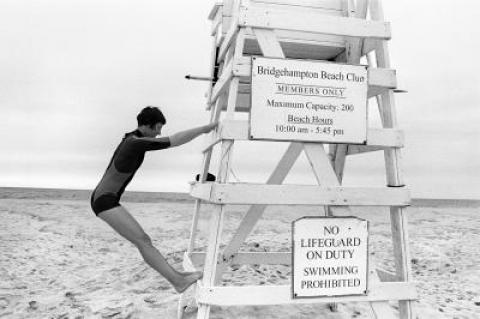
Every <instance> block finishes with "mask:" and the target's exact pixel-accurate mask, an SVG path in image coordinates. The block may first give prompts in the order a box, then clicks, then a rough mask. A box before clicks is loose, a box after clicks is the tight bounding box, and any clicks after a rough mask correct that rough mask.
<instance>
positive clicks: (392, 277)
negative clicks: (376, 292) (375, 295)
mask: <svg viewBox="0 0 480 319" xmlns="http://www.w3.org/2000/svg"><path fill="white" fill-rule="evenodd" d="M375 270H376V273H377V275H378V278H379V280H380V281H398V278H397V275H396V274H395V273H393V272H390V271H387V270H385V269H382V268H379V267H378V266H377V267H376V269H375Z"/></svg>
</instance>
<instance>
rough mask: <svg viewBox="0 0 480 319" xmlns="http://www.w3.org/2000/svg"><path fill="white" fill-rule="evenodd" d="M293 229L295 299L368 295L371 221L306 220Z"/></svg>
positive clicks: (310, 218)
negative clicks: (369, 227) (369, 224)
mask: <svg viewBox="0 0 480 319" xmlns="http://www.w3.org/2000/svg"><path fill="white" fill-rule="evenodd" d="M292 225H293V232H292V235H293V248H292V254H293V270H292V277H293V278H292V283H293V284H292V287H293V291H292V293H293V298H307V297H324V296H344V295H366V294H367V269H368V267H367V260H368V259H367V258H368V221H366V220H363V219H360V218H356V217H303V218H300V219H298V220H296V221H294V222H293V223H292Z"/></svg>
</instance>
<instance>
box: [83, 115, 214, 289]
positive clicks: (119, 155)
mask: <svg viewBox="0 0 480 319" xmlns="http://www.w3.org/2000/svg"><path fill="white" fill-rule="evenodd" d="M137 122H138V128H137V129H136V130H135V131H133V132H129V133H126V134H125V136H124V137H123V139H122V141H121V142H120V144H119V145H118V146H117V148H116V150H115V152H114V154H113V157H112V159H111V160H110V163H109V164H108V167H107V170H106V171H105V174H104V175H103V177H102V179H101V180H100V182H99V183H98V185H97V187H96V188H95V190H94V191H93V193H92V196H91V206H92V209H93V211H94V212H95V214H96V215H97V216H98V217H100V218H101V219H102V220H104V221H105V222H106V223H107V224H109V225H110V226H111V227H112V228H113V229H114V230H115V231H116V232H117V233H119V234H120V235H121V236H123V237H125V238H126V239H128V240H129V241H130V242H131V243H133V244H134V245H135V246H136V247H137V248H138V250H139V251H140V254H141V255H142V257H143V259H144V260H145V261H146V262H147V264H148V265H150V267H152V268H153V269H155V270H156V271H158V272H159V273H160V274H161V275H162V276H164V277H165V278H166V279H167V280H168V281H169V282H170V283H171V284H172V286H173V287H174V288H175V290H176V291H177V292H179V293H180V292H183V291H185V290H186V289H187V288H188V287H189V286H190V285H191V284H193V283H194V282H196V281H197V280H198V279H200V278H201V277H202V273H201V272H178V271H176V270H175V269H174V268H173V267H172V266H170V265H169V264H168V263H167V261H166V260H165V258H164V257H163V256H162V254H160V252H159V251H158V250H157V249H156V248H155V247H153V245H152V241H151V239H150V237H149V236H148V235H147V234H146V233H145V231H144V230H143V228H142V227H141V226H140V224H139V223H138V222H137V221H136V220H135V218H134V217H133V216H132V215H131V214H130V213H129V212H128V211H127V210H126V209H125V208H124V207H123V206H122V205H121V204H120V203H119V201H120V197H121V196H122V194H123V192H124V191H125V187H127V185H128V183H129V182H130V181H131V180H132V178H133V176H134V175H135V172H136V171H137V169H138V168H139V167H140V166H141V165H142V162H143V159H144V156H145V152H147V151H153V150H161V149H165V148H169V147H174V146H179V145H182V144H185V143H187V142H189V141H191V140H192V139H194V138H195V137H197V136H199V135H201V134H203V133H208V132H210V131H211V130H213V129H214V128H215V127H216V126H217V123H212V124H209V125H205V126H200V127H196V128H193V129H190V130H186V131H182V132H178V133H176V134H173V135H171V136H167V137H158V138H157V137H156V136H157V135H159V134H160V133H161V131H162V127H163V125H165V124H166V120H165V117H164V116H163V114H162V112H161V111H160V110H159V109H158V108H157V107H146V108H144V109H143V110H142V111H141V112H140V113H139V114H138V116H137Z"/></svg>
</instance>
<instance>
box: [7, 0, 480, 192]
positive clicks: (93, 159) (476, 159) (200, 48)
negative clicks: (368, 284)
mask: <svg viewBox="0 0 480 319" xmlns="http://www.w3.org/2000/svg"><path fill="white" fill-rule="evenodd" d="M213 3H214V1H211V0H209V1H207V0H204V1H198V0H186V1H168V2H167V1H160V0H156V1H153V0H152V1H147V0H136V1H126V0H116V1H107V0H94V1H91V0H81V1H80V0H68V1H65V0H55V1H52V0H44V1H34V0H14V1H9V0H2V1H0V43H1V46H2V49H1V50H0V134H1V136H2V138H1V139H0V186H11V187H17V186H18V187H20V186H22V187H45V188H75V189H93V188H94V187H95V185H96V184H97V183H98V181H99V179H100V178H101V176H102V174H103V172H104V171H105V168H106V166H107V165H108V162H109V160H110V158H111V155H112V153H113V151H114V149H115V147H116V146H117V145H118V143H119V142H120V140H121V138H122V137H123V134H124V133H126V132H128V131H132V130H134V129H135V128H136V119H135V118H136V115H137V114H138V112H139V111H140V110H141V108H143V107H144V106H146V105H154V106H159V107H160V108H161V109H162V111H163V112H164V114H165V115H166V117H167V125H166V126H165V128H164V131H163V134H165V135H169V134H172V133H175V132H177V131H180V130H184V129H188V128H190V127H193V126H199V125H203V124H206V123H207V121H208V112H207V111H205V105H206V103H205V102H206V100H205V93H206V91H207V85H206V83H205V82H199V81H188V80H185V79H184V76H185V75H187V74H194V75H208V74H209V72H210V71H209V68H210V54H211V53H210V51H211V45H212V44H211V43H212V38H211V37H210V22H209V21H208V19H207V16H208V13H209V11H210V9H211V7H212V5H213ZM383 7H384V11H385V19H386V21H389V22H390V23H391V27H392V40H391V41H390V43H389V46H390V56H391V67H392V68H394V69H396V70H397V82H398V87H399V88H400V89H404V90H407V91H408V93H406V94H396V96H395V97H396V107H397V115H398V122H399V127H400V128H401V129H403V130H404V131H405V135H406V147H405V148H404V149H403V150H402V154H403V166H404V177H405V182H406V184H407V185H408V187H409V188H410V190H411V193H412V196H413V197H427V198H466V199H480V150H479V146H480V125H479V124H478V123H479V122H480V90H479V89H480V66H479V64H478V62H477V60H478V57H479V53H480V34H479V33H480V31H479V30H480V28H478V20H479V18H480V4H478V3H477V2H476V1H472V0H470V1H456V2H454V1H446V0H435V1H433V0H422V1H413V0H406V1H393V0H384V1H383ZM370 107H371V108H372V106H370ZM372 109H373V108H372ZM369 114H370V116H371V117H372V119H371V120H370V121H371V122H372V123H373V124H372V125H374V124H375V123H376V120H375V118H374V117H375V116H377V115H376V114H375V111H372V112H370V113H369ZM377 122H378V121H377ZM204 142H205V140H204V139H203V138H202V137H200V138H198V139H196V140H195V141H193V142H191V143H189V144H187V145H184V146H181V147H178V148H172V149H168V150H163V151H160V152H150V153H149V154H147V156H146V159H145V162H144V164H143V166H142V168H141V169H140V170H139V171H138V172H137V175H136V176H135V178H134V180H133V181H132V182H131V184H130V185H129V187H128V188H127V190H137V191H166V192H188V190H189V182H190V181H192V180H193V178H194V175H195V174H196V173H198V171H199V169H200V164H201V159H202V156H201V148H202V146H203V145H204ZM286 145H287V144H286V143H276V142H273V143H272V142H267V143H265V142H239V143H237V144H236V145H235V149H234V153H233V163H232V168H233V173H234V176H232V180H233V181H241V182H258V183H262V182H265V181H266V179H267V178H268V176H269V174H270V173H271V171H272V170H273V168H274V167H275V164H276V162H277V161H278V160H279V158H280V156H281V154H282V152H283V150H284V149H285V148H286ZM215 155H217V153H215V154H214V157H215ZM213 173H215V171H214V172H213ZM286 182H287V183H300V184H309V183H312V184H313V183H315V182H314V179H313V174H312V173H311V169H310V168H309V166H308V164H307V161H306V159H305V157H304V155H302V157H301V158H300V159H299V161H298V163H296V164H295V166H294V170H293V171H292V173H291V175H289V177H288V178H287V180H286ZM344 184H345V185H347V186H362V185H363V186H383V185H385V166H384V159H383V154H382V152H374V153H369V154H363V155H356V156H352V157H349V158H348V159H347V163H346V168H345V179H344Z"/></svg>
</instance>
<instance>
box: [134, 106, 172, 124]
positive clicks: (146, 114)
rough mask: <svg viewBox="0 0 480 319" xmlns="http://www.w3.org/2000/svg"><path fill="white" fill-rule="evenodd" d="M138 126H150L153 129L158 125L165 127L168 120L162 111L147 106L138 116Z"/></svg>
mask: <svg viewBox="0 0 480 319" xmlns="http://www.w3.org/2000/svg"><path fill="white" fill-rule="evenodd" d="M137 122H138V126H142V125H148V126H150V127H153V126H154V125H155V124H157V123H162V124H163V125H165V124H166V123H167V120H166V119H165V116H163V113H162V111H160V109H159V108H158V107H156V106H147V107H145V108H144V109H143V110H142V111H140V113H138V115H137Z"/></svg>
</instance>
